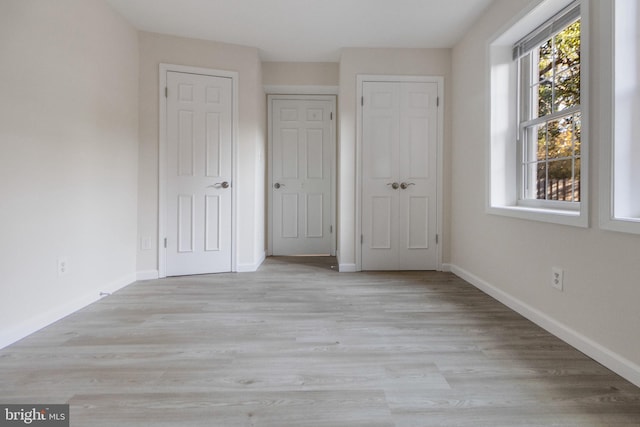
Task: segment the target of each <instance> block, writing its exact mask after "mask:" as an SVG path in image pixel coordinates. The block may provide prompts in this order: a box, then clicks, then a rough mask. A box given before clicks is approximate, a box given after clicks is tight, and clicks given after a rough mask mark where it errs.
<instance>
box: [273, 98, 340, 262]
mask: <svg viewBox="0 0 640 427" xmlns="http://www.w3.org/2000/svg"><path fill="white" fill-rule="evenodd" d="M281 100H285V101H286V100H297V101H326V102H329V103H330V104H331V114H332V115H333V116H332V117H331V119H330V124H331V125H330V141H329V142H330V146H331V150H330V151H331V159H330V162H331V164H330V168H329V169H330V171H331V172H330V179H331V200H330V201H329V203H330V206H331V208H330V213H331V214H330V218H328V219H329V221H330V224H331V239H330V240H331V248H330V254H331V255H335V253H336V203H337V197H336V194H337V183H336V121H337V117H336V106H337V102H336V96H335V95H322V94H321V95H308V94H269V95H267V123H268V150H267V165H268V171H267V206H268V208H267V255H273V253H274V252H273V240H274V216H273V209H274V206H275V204H274V203H275V201H274V197H273V188H274V187H273V186H274V184H275V182H274V180H273V176H274V170H275V169H274V168H276V167H279V168H282V164H281V163H282V162H276V161H274V156H273V151H274V150H273V139H274V124H273V115H274V112H275V109H274V103H275V102H276V101H281ZM322 111H323V110H322V109H319V110H317V111H316V110H313V111H309V112H307V116H306V117H297V110H294V109H292V110H291V116H290V117H289V120H294V121H295V120H298V119H308V120H309V121H323V120H324V117H321V116H320V115H321V114H322ZM294 112H295V113H296V115H294ZM291 136H292V141H293V135H291ZM312 137H313V132H311V133H310V134H307V135H306V138H305V139H306V140H307V144H308V140H309V138H312ZM295 139H296V141H297V135H296V138H295ZM291 145H292V146H291V147H290V150H287V151H288V152H289V154H291V157H293V155H294V154H295V156H298V155H299V153H298V146H297V144H296V145H295V147H293V144H291ZM308 148H309V147H308V146H305V147H303V148H302V149H303V150H304V151H306V153H303V154H304V158H305V159H306V160H305V162H306V166H307V167H304V168H303V169H305V171H304V174H303V175H305V177H300V176H299V175H300V172H299V171H293V170H289V171H285V170H280V171H279V173H280V174H282V175H283V176H285V175H286V176H289V175H291V178H308V179H310V178H318V177H317V176H316V175H322V173H323V167H322V166H323V165H322V164H321V163H320V164H317V162H318V161H320V162H322V161H323V159H322V156H319V158H318V156H317V153H315V149H314V150H309V149H308ZM294 152H295V153H294ZM318 168H320V169H319V170H318ZM309 171H311V172H312V175H313V176H309ZM319 178H322V177H319ZM283 190H284V191H283V193H286V190H287V188H286V187H283ZM309 195H312V193H310V194H309ZM308 204H309V200H308V199H306V198H305V200H304V206H303V208H306V207H307V206H308ZM312 204H313V203H312ZM303 214H304V215H305V217H307V216H308V212H303ZM289 226H291V224H289ZM309 232H312V234H314V235H315V234H318V233H317V232H315V228H313V227H312V229H309V224H308V223H307V226H306V228H305V229H304V230H303V233H305V234H309ZM323 232H326V230H323Z"/></svg>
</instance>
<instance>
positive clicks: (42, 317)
mask: <svg viewBox="0 0 640 427" xmlns="http://www.w3.org/2000/svg"><path fill="white" fill-rule="evenodd" d="M135 281H136V275H135V274H129V275H126V276H123V277H121V278H120V279H118V280H115V281H113V282H111V283H108V284H106V285H105V286H102V287H101V289H100V290H95V291H92V292H90V293H88V294H85V295H83V296H81V297H78V298H76V299H74V300H73V301H69V302H67V303H65V304H62V305H59V306H57V307H54V308H52V309H51V310H49V311H47V312H45V313H41V314H39V315H37V316H34V317H32V318H31V319H28V320H25V321H23V322H21V323H19V324H18V325H15V326H10V327H9V328H7V329H4V330H3V331H2V332H0V349H2V348H4V347H7V346H8V345H11V344H13V343H15V342H17V341H20V340H21V339H23V338H25V337H27V336H29V335H31V334H32V333H34V332H37V331H39V330H40V329H42V328H44V327H46V326H49V325H51V324H52V323H55V322H57V321H58V320H60V319H62V318H64V317H67V316H68V315H70V314H73V313H75V312H76V311H78V310H81V309H83V308H84V307H86V306H88V305H90V304H93V303H94V302H96V301H98V300H99V299H101V298H102V297H104V296H105V295H101V294H102V293H106V294H111V293H113V292H116V291H117V290H119V289H122V288H124V287H125V286H127V285H130V284H131V283H133V282H135Z"/></svg>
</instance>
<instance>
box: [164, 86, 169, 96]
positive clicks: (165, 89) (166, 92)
mask: <svg viewBox="0 0 640 427" xmlns="http://www.w3.org/2000/svg"><path fill="white" fill-rule="evenodd" d="M164 97H165V98H168V97H169V88H168V87H166V86H165V88H164Z"/></svg>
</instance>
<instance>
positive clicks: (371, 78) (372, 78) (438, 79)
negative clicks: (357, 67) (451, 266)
mask: <svg viewBox="0 0 640 427" xmlns="http://www.w3.org/2000/svg"><path fill="white" fill-rule="evenodd" d="M365 82H419V83H436V84H437V85H438V118H437V126H438V136H437V142H436V144H437V148H436V151H437V155H436V158H437V160H436V161H437V169H438V171H437V175H436V176H437V178H436V179H437V186H436V188H437V190H436V191H437V192H438V194H437V195H436V201H437V204H438V206H437V218H436V224H437V225H436V234H437V238H438V244H437V260H436V269H437V270H438V271H441V270H442V218H443V215H444V206H443V194H442V191H443V176H444V171H443V164H444V162H443V156H442V153H443V135H444V103H443V101H444V77H442V76H393V75H371V74H359V75H358V76H357V87H356V235H355V236H354V237H355V243H356V245H355V246H356V271H362V245H361V237H360V236H362V185H363V184H362V171H363V165H362V161H363V159H362V132H363V129H362V110H363V108H362V102H361V99H362V96H363V94H362V86H363V84H364V83H365Z"/></svg>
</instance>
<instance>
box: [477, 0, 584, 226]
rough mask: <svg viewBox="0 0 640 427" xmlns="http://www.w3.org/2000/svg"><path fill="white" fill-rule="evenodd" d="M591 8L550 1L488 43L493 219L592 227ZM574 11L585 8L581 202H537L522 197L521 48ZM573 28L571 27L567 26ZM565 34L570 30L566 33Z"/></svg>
mask: <svg viewBox="0 0 640 427" xmlns="http://www.w3.org/2000/svg"><path fill="white" fill-rule="evenodd" d="M588 4H589V2H588V1H583V0H577V1H574V0H546V1H542V2H540V3H538V4H536V5H532V6H530V7H529V8H527V9H525V10H523V11H522V12H521V13H520V14H519V15H517V16H516V17H515V18H514V19H513V20H512V21H511V22H509V23H508V24H507V25H505V27H504V28H503V29H501V30H500V31H499V32H498V33H497V34H496V35H495V36H494V37H493V38H492V39H491V40H490V41H489V43H488V46H487V50H488V58H489V68H490V72H489V76H488V79H489V87H490V93H489V97H488V102H489V108H488V109H487V110H488V115H489V119H488V122H489V136H488V150H487V157H488V158H487V163H488V167H487V207H486V211H487V212H488V213H490V214H496V215H504V216H510V217H516V218H522V219H527V220H533V221H542V222H550V223H556V224H564V225H571V226H577V227H588V226H589V218H588V207H589V201H588V200H589V168H588V166H589V132H588V130H589V93H588V82H589V37H588V34H589V27H590V25H589V23H590V22H589V6H588ZM574 7H579V8H580V13H579V17H580V20H581V37H580V44H581V58H580V67H581V70H580V73H581V79H580V114H581V126H582V131H581V154H580V159H581V160H580V161H581V173H580V181H581V182H580V187H581V194H580V202H568V201H554V200H535V199H524V200H523V198H522V197H521V196H522V194H521V190H520V189H521V188H522V186H521V184H522V180H523V179H524V176H523V175H522V168H521V167H520V166H519V163H521V159H522V157H520V156H521V155H522V154H523V153H522V149H521V146H520V118H519V114H520V109H521V108H522V105H521V104H520V102H521V99H520V98H519V92H520V89H521V85H522V81H521V80H520V75H519V63H520V61H519V60H515V59H514V52H513V48H514V46H515V45H516V44H517V42H519V41H522V40H523V39H525V38H526V36H528V35H530V34H531V33H533V32H534V31H535V30H536V29H539V28H540V27H544V26H545V25H546V24H548V23H549V22H551V21H552V20H553V19H554V18H555V17H557V16H559V15H562V14H563V13H564V12H566V11H567V10H571V9H572V8H574ZM567 25H568V24H567ZM564 26H565V27H566V25H564ZM563 28H564V27H563Z"/></svg>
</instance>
